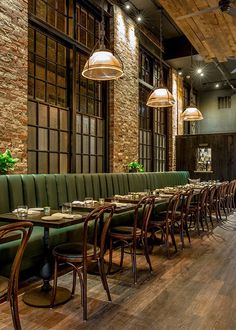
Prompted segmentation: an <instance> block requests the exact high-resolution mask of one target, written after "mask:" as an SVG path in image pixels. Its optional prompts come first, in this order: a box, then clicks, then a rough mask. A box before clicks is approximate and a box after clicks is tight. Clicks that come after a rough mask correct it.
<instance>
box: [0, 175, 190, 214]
mask: <svg viewBox="0 0 236 330" xmlns="http://www.w3.org/2000/svg"><path fill="white" fill-rule="evenodd" d="M188 177H189V173H188V172H186V171H182V172H146V173H97V174H22V175H21V174H15V175H1V176H0V213H4V212H9V211H12V210H13V209H15V208H16V207H17V205H28V206H29V207H42V206H46V205H49V206H51V207H52V208H53V209H57V208H58V207H59V205H61V204H62V203H63V202H67V201H73V200H83V199H84V198H85V197H86V196H87V197H93V198H95V199H98V198H99V197H109V196H113V195H114V194H126V193H128V192H129V191H134V192H137V191H144V189H155V188H161V187H164V186H175V185H180V184H186V183H187V181H188Z"/></svg>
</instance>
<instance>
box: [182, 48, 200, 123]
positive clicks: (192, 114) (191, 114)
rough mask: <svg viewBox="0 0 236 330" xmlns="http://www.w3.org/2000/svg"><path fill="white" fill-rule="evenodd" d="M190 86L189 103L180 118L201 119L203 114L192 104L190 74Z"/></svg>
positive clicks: (187, 119)
mask: <svg viewBox="0 0 236 330" xmlns="http://www.w3.org/2000/svg"><path fill="white" fill-rule="evenodd" d="M191 68H193V56H192V47H191ZM190 84H191V88H190V105H189V106H188V107H187V108H186V109H185V110H184V112H183V113H182V114H181V119H183V120H184V121H198V120H202V119H203V115H202V113H201V111H200V110H198V109H197V108H196V106H195V105H194V104H193V80H192V75H191V82H190Z"/></svg>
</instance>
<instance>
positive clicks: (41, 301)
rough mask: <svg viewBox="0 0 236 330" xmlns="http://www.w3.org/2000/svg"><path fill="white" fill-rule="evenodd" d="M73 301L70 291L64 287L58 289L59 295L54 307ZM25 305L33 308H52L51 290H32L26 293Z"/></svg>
mask: <svg viewBox="0 0 236 330" xmlns="http://www.w3.org/2000/svg"><path fill="white" fill-rule="evenodd" d="M70 299H71V292H70V290H68V289H66V288H62V287H57V295H56V299H55V303H54V305H61V304H64V303H65V302H67V301H68V300H70ZM23 301H24V303H25V304H27V305H29V306H33V307H50V306H51V304H50V302H51V290H50V291H43V290H42V287H39V288H36V289H32V290H30V291H28V292H26V293H25V294H24V296H23Z"/></svg>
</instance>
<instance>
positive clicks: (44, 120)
mask: <svg viewBox="0 0 236 330" xmlns="http://www.w3.org/2000/svg"><path fill="white" fill-rule="evenodd" d="M38 108H39V118H38V124H39V126H44V127H47V126H48V107H47V106H46V105H44V104H39V105H38Z"/></svg>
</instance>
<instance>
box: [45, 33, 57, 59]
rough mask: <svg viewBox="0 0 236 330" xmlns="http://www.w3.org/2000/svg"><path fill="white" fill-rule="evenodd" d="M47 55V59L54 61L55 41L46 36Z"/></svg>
mask: <svg viewBox="0 0 236 330" xmlns="http://www.w3.org/2000/svg"><path fill="white" fill-rule="evenodd" d="M47 57H48V60H49V61H52V62H55V61H56V42H55V41H54V40H52V39H51V38H48V48H47Z"/></svg>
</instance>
